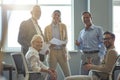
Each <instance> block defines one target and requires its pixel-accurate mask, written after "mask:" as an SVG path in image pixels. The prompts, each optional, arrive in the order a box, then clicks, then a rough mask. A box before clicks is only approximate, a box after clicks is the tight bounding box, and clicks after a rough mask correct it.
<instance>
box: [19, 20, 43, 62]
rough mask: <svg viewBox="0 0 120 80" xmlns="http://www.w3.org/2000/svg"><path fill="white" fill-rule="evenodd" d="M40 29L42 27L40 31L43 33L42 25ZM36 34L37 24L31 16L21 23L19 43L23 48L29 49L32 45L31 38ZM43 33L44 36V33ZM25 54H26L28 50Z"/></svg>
mask: <svg viewBox="0 0 120 80" xmlns="http://www.w3.org/2000/svg"><path fill="white" fill-rule="evenodd" d="M39 29H40V32H41V33H42V31H41V28H40V27H39ZM35 34H37V31H36V29H35V26H34V24H33V22H32V20H31V18H30V19H28V20H26V21H23V22H22V23H21V24H20V28H19V34H18V43H19V44H20V45H21V47H22V49H23V50H25V51H28V49H29V47H30V46H31V45H30V42H31V39H32V37H33V36H34V35H35ZM41 35H42V36H43V33H42V34H41ZM43 37H44V36H43ZM23 52H24V51H23ZM24 54H26V52H25V53H24ZM41 56H42V55H41ZM43 58H44V57H43V56H42V57H41V60H42V59H43Z"/></svg>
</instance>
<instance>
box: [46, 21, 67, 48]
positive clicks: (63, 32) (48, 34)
mask: <svg viewBox="0 0 120 80" xmlns="http://www.w3.org/2000/svg"><path fill="white" fill-rule="evenodd" d="M59 30H60V40H63V41H67V39H68V37H67V29H66V25H65V24H63V23H59ZM52 38H53V37H52V24H49V25H48V26H46V28H45V32H44V39H45V42H47V43H49V41H50V40H51V39H52ZM63 49H64V50H65V47H63Z"/></svg>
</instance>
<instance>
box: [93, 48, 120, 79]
mask: <svg viewBox="0 0 120 80" xmlns="http://www.w3.org/2000/svg"><path fill="white" fill-rule="evenodd" d="M117 57H118V53H117V52H116V50H115V49H114V47H112V48H110V49H108V50H107V53H106V55H105V57H104V59H103V62H102V64H100V65H93V66H92V70H98V72H97V74H98V75H99V76H101V77H102V78H105V77H108V74H110V73H111V71H112V69H113V67H114V65H115V63H116V60H117ZM99 71H100V72H99Z"/></svg>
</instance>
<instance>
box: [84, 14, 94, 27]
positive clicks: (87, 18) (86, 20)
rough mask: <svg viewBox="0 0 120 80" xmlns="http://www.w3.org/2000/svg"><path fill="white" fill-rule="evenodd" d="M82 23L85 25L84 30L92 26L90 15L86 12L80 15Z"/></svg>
mask: <svg viewBox="0 0 120 80" xmlns="http://www.w3.org/2000/svg"><path fill="white" fill-rule="evenodd" d="M82 21H83V23H84V24H85V25H86V26H85V27H86V28H89V27H90V26H91V24H92V19H91V14H90V13H88V12H84V13H83V14H82Z"/></svg>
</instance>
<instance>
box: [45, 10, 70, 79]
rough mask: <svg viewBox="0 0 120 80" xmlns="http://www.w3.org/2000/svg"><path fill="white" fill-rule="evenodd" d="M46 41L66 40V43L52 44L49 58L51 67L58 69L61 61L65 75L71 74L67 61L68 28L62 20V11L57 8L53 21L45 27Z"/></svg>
mask: <svg viewBox="0 0 120 80" xmlns="http://www.w3.org/2000/svg"><path fill="white" fill-rule="evenodd" d="M44 36H45V41H46V42H47V43H50V41H51V40H52V39H53V38H56V39H58V40H62V41H65V42H66V43H65V44H62V45H56V44H52V43H50V44H51V46H50V54H49V58H48V63H49V67H50V68H53V69H56V67H57V63H59V65H60V67H61V69H62V71H63V73H64V75H65V77H67V76H70V70H69V66H68V61H67V51H66V44H67V29H66V25H65V24H63V23H62V22H61V12H60V11H59V10H55V11H54V12H53V14H52V23H51V24H49V25H48V26H46V28H45V34H44Z"/></svg>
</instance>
